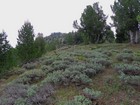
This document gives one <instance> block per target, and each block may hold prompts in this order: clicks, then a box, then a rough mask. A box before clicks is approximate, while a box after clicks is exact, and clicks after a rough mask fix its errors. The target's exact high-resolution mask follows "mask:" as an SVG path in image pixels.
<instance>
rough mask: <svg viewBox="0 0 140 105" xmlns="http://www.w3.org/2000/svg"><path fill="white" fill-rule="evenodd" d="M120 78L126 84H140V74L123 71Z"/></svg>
mask: <svg viewBox="0 0 140 105" xmlns="http://www.w3.org/2000/svg"><path fill="white" fill-rule="evenodd" d="M120 79H121V81H122V82H123V83H125V84H130V85H135V86H140V76H130V75H125V74H124V73H122V74H121V76H120Z"/></svg>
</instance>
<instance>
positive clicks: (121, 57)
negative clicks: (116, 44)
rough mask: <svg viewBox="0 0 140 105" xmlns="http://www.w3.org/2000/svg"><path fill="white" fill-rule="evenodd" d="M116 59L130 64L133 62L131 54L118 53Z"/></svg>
mask: <svg viewBox="0 0 140 105" xmlns="http://www.w3.org/2000/svg"><path fill="white" fill-rule="evenodd" d="M116 58H117V60H118V61H124V62H125V61H126V62H130V61H133V60H134V55H133V54H132V53H119V54H118V55H117V57H116Z"/></svg>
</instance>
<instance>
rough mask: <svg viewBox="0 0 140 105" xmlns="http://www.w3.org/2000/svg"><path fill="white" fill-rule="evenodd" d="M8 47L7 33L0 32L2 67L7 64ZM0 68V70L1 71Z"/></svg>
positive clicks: (0, 65) (0, 59)
mask: <svg viewBox="0 0 140 105" xmlns="http://www.w3.org/2000/svg"><path fill="white" fill-rule="evenodd" d="M10 49H11V46H10V44H9V42H8V41H7V35H6V33H5V32H4V31H3V32H2V33H0V68H1V69H4V68H7V67H8V66H7V64H8V60H9V59H10V57H11V56H10V54H9V53H10ZM1 69H0V72H1Z"/></svg>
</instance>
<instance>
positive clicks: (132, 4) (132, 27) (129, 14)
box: [111, 0, 140, 43]
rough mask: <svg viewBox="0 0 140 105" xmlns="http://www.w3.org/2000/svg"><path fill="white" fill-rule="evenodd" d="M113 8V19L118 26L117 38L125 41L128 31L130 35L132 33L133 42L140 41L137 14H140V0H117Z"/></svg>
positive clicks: (131, 39)
mask: <svg viewBox="0 0 140 105" xmlns="http://www.w3.org/2000/svg"><path fill="white" fill-rule="evenodd" d="M111 8H112V11H113V13H114V14H115V15H114V16H112V20H113V21H114V26H115V27H116V28H117V37H119V38H117V40H118V39H119V40H120V42H122V41H123V42H124V41H125V40H126V39H127V36H125V33H127V35H128V36H129V35H130V41H131V43H138V39H137V31H138V21H137V16H138V15H139V14H140V11H139V9H140V1H139V0H116V1H115V2H114V5H113V6H111ZM122 31H123V33H122ZM117 42H119V41H117Z"/></svg>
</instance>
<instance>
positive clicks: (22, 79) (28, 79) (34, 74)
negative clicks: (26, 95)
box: [13, 69, 45, 84]
mask: <svg viewBox="0 0 140 105" xmlns="http://www.w3.org/2000/svg"><path fill="white" fill-rule="evenodd" d="M44 77H45V73H44V72H43V71H42V70H38V69H34V70H30V71H26V72H25V73H23V74H21V75H20V76H19V77H18V78H17V79H16V80H14V81H13V82H14V83H22V84H32V83H35V82H38V81H39V80H41V79H43V78H44Z"/></svg>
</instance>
